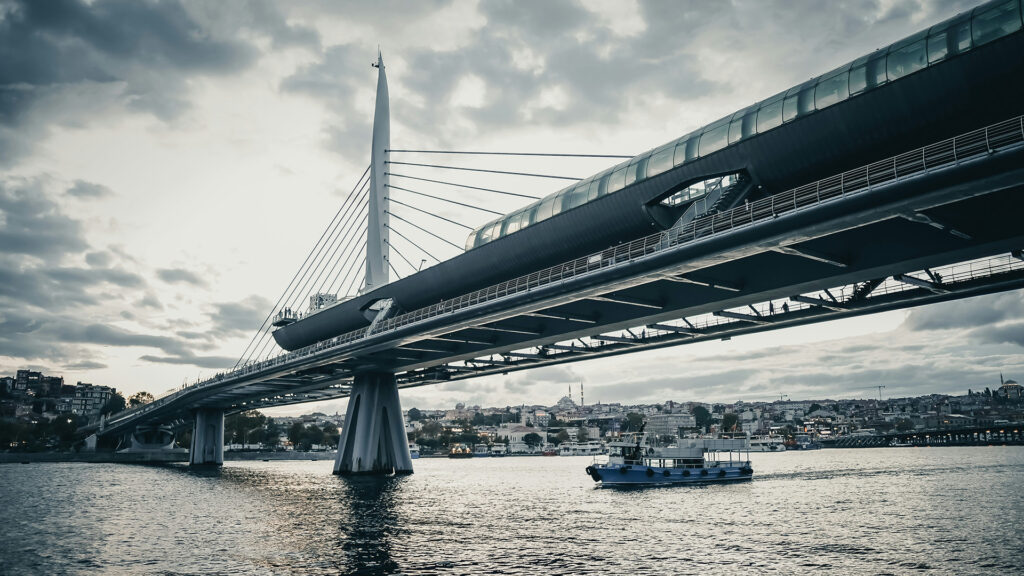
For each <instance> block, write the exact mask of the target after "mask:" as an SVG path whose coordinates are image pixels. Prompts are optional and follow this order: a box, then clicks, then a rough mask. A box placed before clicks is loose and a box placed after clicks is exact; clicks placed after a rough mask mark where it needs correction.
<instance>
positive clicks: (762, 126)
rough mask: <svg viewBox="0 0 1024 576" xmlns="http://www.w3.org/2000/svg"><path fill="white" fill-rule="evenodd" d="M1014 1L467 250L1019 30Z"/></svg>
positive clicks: (632, 167) (656, 154)
mask: <svg viewBox="0 0 1024 576" xmlns="http://www.w3.org/2000/svg"><path fill="white" fill-rule="evenodd" d="M1021 28H1022V21H1021V0H993V1H991V2H988V3H985V4H982V5H981V6H978V7H977V8H975V9H974V10H972V11H971V12H969V13H966V14H959V15H957V16H955V17H953V18H950V19H949V20H946V21H945V22H942V23H940V24H936V25H935V26H932V27H930V28H928V29H926V30H922V31H920V32H918V33H917V34H914V35H912V36H908V37H907V38H904V39H903V40H900V41H898V42H895V43H893V44H891V45H890V46H888V47H886V48H880V49H878V50H876V51H874V52H872V53H871V54H868V55H866V56H862V57H860V58H858V59H856V60H854V61H853V62H850V63H848V64H844V65H843V66H840V67H838V68H836V69H834V70H832V71H830V72H826V73H825V74H822V75H821V76H818V77H816V78H812V79H811V80H809V81H807V82H804V83H803V84H800V85H798V86H794V87H793V88H790V89H789V90H786V91H785V92H780V93H779V94H776V95H775V96H772V97H771V98H768V99H765V100H763V101H761V102H758V103H757V104H754V105H753V106H750V107H748V108H744V109H743V110H740V111H739V112H736V113H734V114H731V115H729V116H726V117H725V118H722V119H720V120H718V121H716V122H712V123H711V124H708V125H707V126H704V127H702V128H700V129H698V130H694V131H693V132H691V133H689V134H687V135H685V136H683V137H682V138H679V139H677V140H674V141H672V142H669V143H667V144H665V145H663V146H659V147H657V148H655V149H653V150H649V151H647V152H644V153H643V154H640V155H639V156H636V157H634V158H631V159H629V160H626V161H624V162H622V163H621V164H618V165H617V166H613V167H611V168H609V169H607V170H605V171H604V172H601V173H599V174H595V175H593V176H591V177H589V178H586V179H584V180H581V181H579V182H577V183H576V184H573V185H571V186H569V187H566V188H563V189H562V190H559V191H558V192H555V193H553V194H550V195H548V196H546V197H544V198H542V199H540V200H538V201H536V202H534V203H533V204H530V205H529V206H526V207H525V208H521V209H519V210H516V211H515V212H512V213H510V214H506V215H505V216H502V217H500V218H497V219H495V220H492V221H490V222H488V223H486V224H484V225H483V226H480V227H479V228H477V229H475V230H473V232H471V233H470V235H469V238H468V239H467V240H466V250H472V249H473V248H476V247H477V246H482V245H483V244H486V243H488V242H490V241H492V240H497V239H498V238H501V237H503V236H507V235H509V234H513V233H515V232H518V231H519V230H522V229H523V228H526V227H527V226H530V225H532V224H536V223H537V222H542V221H544V220H547V219H548V218H551V217H552V216H554V215H556V214H561V213H562V212H565V211H567V210H571V209H573V208H575V207H577V206H579V205H581V204H584V203H586V202H590V201H592V200H594V199H596V198H599V197H601V196H604V195H606V194H613V193H615V192H618V191H619V190H621V189H623V188H625V187H627V186H630V185H632V184H635V183H637V182H641V181H643V180H645V179H647V178H650V177H652V176H656V175H658V174H661V173H662V172H666V171H668V170H669V169H671V168H674V167H676V166H680V165H682V164H684V163H686V162H692V161H693V160H696V159H697V158H702V157H704V156H707V155H709V154H713V153H715V152H717V151H719V150H722V149H723V148H726V147H728V146H731V145H733V144H736V143H737V142H740V141H742V140H745V139H747V138H750V137H751V136H754V135H756V134H761V133H763V132H767V131H769V130H772V129H774V128H777V127H779V126H781V125H783V124H785V123H788V122H792V121H793V120H796V119H797V118H801V117H804V116H807V115H809V114H812V113H814V112H816V111H818V110H822V109H824V108H828V107H829V106H832V105H833V104H837V103H839V102H842V101H844V100H847V99H848V98H853V97H855V96H858V95H860V94H863V93H865V92H868V91H870V90H872V89H874V88H877V87H879V86H883V85H885V84H887V83H889V82H893V81H895V80H899V79H900V78H903V77H904V76H907V75H909V74H913V73H914V72H918V71H920V70H924V69H925V68H927V67H928V66H931V65H933V64H936V63H938V62H942V61H944V60H946V59H949V58H952V57H954V56H956V55H958V54H963V53H964V52H967V51H969V50H971V48H973V47H975V46H981V45H983V44H986V43H988V42H991V41H993V40H996V39H998V38H1002V37H1004V36H1007V35H1009V34H1012V33H1014V32H1017V31H1019V30H1021Z"/></svg>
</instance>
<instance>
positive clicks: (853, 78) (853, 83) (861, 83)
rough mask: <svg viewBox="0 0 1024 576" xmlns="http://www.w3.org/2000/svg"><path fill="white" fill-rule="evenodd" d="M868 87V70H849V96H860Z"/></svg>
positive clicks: (863, 68) (862, 67)
mask: <svg viewBox="0 0 1024 576" xmlns="http://www.w3.org/2000/svg"><path fill="white" fill-rule="evenodd" d="M867 87H868V69H867V67H866V66H857V67H855V68H851V69H850V94H860V93H861V92H863V91H864V90H865V89H866V88H867Z"/></svg>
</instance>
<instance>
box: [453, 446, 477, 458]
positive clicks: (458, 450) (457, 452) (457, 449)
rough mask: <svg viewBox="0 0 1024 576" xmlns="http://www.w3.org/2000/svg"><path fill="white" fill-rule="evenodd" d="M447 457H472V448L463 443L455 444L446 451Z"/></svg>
mask: <svg viewBox="0 0 1024 576" xmlns="http://www.w3.org/2000/svg"><path fill="white" fill-rule="evenodd" d="M448 457H449V458H472V457H473V450H471V449H470V448H469V446H466V445H465V444H455V445H453V446H452V449H451V450H449V451H448Z"/></svg>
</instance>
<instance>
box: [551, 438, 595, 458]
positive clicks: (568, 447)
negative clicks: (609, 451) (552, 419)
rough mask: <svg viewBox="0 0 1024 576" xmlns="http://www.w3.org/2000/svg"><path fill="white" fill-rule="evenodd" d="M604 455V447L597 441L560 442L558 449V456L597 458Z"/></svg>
mask: <svg viewBox="0 0 1024 576" xmlns="http://www.w3.org/2000/svg"><path fill="white" fill-rule="evenodd" d="M603 453H604V446H602V445H601V443H600V442H598V441H597V440H591V441H589V442H583V443H576V442H562V444H561V445H560V446H559V447H558V455H559V456H597V455H599V454H603Z"/></svg>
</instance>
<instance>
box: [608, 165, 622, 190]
mask: <svg viewBox="0 0 1024 576" xmlns="http://www.w3.org/2000/svg"><path fill="white" fill-rule="evenodd" d="M625 187H626V166H623V167H621V168H619V169H617V170H615V172H612V175H611V177H609V178H608V193H609V194H611V193H613V192H618V191H619V190H622V189H623V188H625Z"/></svg>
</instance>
